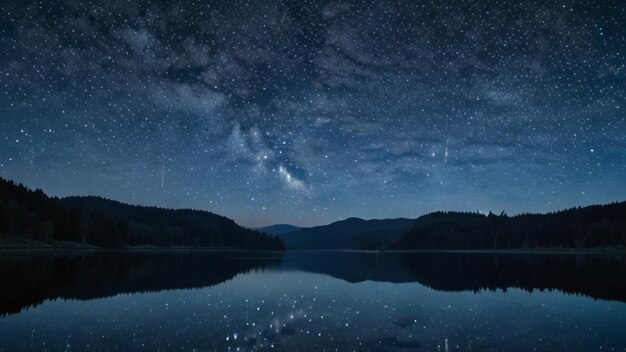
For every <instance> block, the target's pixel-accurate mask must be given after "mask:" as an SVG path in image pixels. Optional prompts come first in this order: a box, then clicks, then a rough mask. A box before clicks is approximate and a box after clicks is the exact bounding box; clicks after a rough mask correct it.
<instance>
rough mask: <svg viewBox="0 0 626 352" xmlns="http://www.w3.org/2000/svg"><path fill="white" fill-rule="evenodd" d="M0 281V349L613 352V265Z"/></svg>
mask: <svg viewBox="0 0 626 352" xmlns="http://www.w3.org/2000/svg"><path fill="white" fill-rule="evenodd" d="M0 270H1V272H0V275H1V276H0V279H1V280H2V282H1V283H2V286H1V287H2V288H1V289H0V290H1V291H0V303H1V304H2V306H1V308H2V311H3V313H5V314H7V313H16V312H19V311H20V310H22V312H21V313H20V314H8V315H7V316H5V317H4V318H3V319H0V351H19V350H37V351H39V350H49V351H57V350H58V351H65V350H75V351H78V350H80V351H83V350H109V351H116V350H117V351H146V350H149V351H156V350H161V351H165V350H189V351H194V350H195V351H213V350H222V351H223V350H240V351H248V350H250V351H252V350H255V351H262V350H272V351H276V350H278V351H293V350H299V351H324V350H327V351H330V350H332V351H335V350H339V351H344V350H345V351H354V350H358V351H367V350H369V351H409V350H412V351H414V350H419V351H421V350H423V351H437V350H439V351H445V350H449V351H468V350H470V351H489V350H494V351H495V350H508V351H527V350H533V349H536V350H556V351H585V350H592V349H594V350H598V349H599V348H602V349H603V350H611V349H615V350H624V349H625V348H626V336H625V335H624V334H623V331H622V330H623V326H624V324H626V304H624V303H623V302H626V297H625V292H626V288H625V286H624V285H625V284H624V282H623V281H624V280H623V278H624V277H626V275H625V274H626V263H625V261H624V258H623V257H620V256H598V255H573V254H567V255H547V254H534V255H522V254H500V255H495V254H472V253H454V254H453V253H437V254H435V253H420V254H392V253H382V254H381V253H379V254H375V253H360V252H287V253H285V254H284V255H281V254H267V253H176V254H163V253H162V254H155V253H151V254H148V253H143V254H127V253H99V254H92V255H55V256H49V255H26V254H24V253H21V254H12V255H8V256H7V255H3V256H1V257H0ZM505 290H506V292H504V291H505ZM538 290H539V291H538ZM529 291H532V292H529ZM549 291H552V292H549ZM562 292H564V293H568V294H563V293H562ZM126 293H133V294H126ZM587 296H588V297H592V298H596V299H599V300H594V299H591V298H588V297H587ZM56 298H62V299H61V300H59V299H56ZM44 301H45V302H44ZM618 301H619V302H618ZM42 302H44V303H43V304H41V303H42ZM25 307H33V308H31V309H27V310H23V309H24V308H25Z"/></svg>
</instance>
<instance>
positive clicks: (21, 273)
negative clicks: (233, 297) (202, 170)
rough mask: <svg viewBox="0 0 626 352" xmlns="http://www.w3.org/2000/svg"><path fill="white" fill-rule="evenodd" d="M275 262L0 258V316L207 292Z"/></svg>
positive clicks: (242, 256) (188, 257)
mask: <svg viewBox="0 0 626 352" xmlns="http://www.w3.org/2000/svg"><path fill="white" fill-rule="evenodd" d="M280 261H281V255H280V254H279V253H277V254H268V253H261V254H258V253H254V252H247V253H244V252H239V253H237V254H233V253H226V252H213V253H211V254H207V253H190V252H187V253H167V254H166V253H123V252H101V253H93V254H82V255H76V254H67V255H44V254H40V255H37V254H26V253H12V254H4V255H1V256H0V315H6V314H11V313H18V312H20V311H22V310H23V309H25V308H28V307H32V306H35V305H38V304H40V303H42V302H43V301H44V300H48V299H56V298H63V299H81V300H89V299H96V298H102V297H109V296H114V295H117V294H120V293H139V292H153V291H162V290H172V289H187V288H201V287H209V286H214V285H217V284H220V283H223V282H225V281H228V280H230V279H232V278H234V277H235V276H236V275H238V274H241V273H246V272H249V271H252V270H265V269H267V268H269V267H272V266H276V265H278V264H279V263H280Z"/></svg>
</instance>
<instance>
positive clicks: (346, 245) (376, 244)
mask: <svg viewBox="0 0 626 352" xmlns="http://www.w3.org/2000/svg"><path fill="white" fill-rule="evenodd" d="M414 221H415V220H414V219H406V218H397V219H382V220H379V219H374V220H364V219H360V218H347V219H345V220H340V221H336V222H333V223H331V224H328V225H322V226H315V227H310V228H306V229H301V230H297V231H293V232H288V233H284V234H280V235H279V236H280V237H281V238H282V239H283V241H284V242H285V247H286V248H287V249H360V250H375V249H385V248H388V247H389V246H390V245H391V244H392V243H394V242H395V241H396V240H397V239H398V238H399V237H400V235H402V233H403V232H405V231H407V230H408V229H409V228H410V227H411V226H412V225H413V223H414Z"/></svg>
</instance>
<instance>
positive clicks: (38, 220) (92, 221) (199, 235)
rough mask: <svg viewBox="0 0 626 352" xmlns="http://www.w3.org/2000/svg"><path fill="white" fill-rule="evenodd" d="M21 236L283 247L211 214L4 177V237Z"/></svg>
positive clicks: (119, 243)
mask: <svg viewBox="0 0 626 352" xmlns="http://www.w3.org/2000/svg"><path fill="white" fill-rule="evenodd" d="M19 240H29V241H37V242H41V243H43V242H50V241H55V240H56V241H67V242H75V243H80V244H89V245H93V246H97V247H102V248H123V247H128V246H157V247H173V246H185V247H191V246H193V247H218V248H233V249H272V250H282V249H284V245H283V242H282V240H281V239H279V238H277V237H274V236H270V235H267V234H265V233H262V232H259V231H254V230H250V229H246V228H244V227H241V226H239V225H237V224H236V223H235V222H234V221H232V220H231V219H228V218H226V217H223V216H220V215H216V214H213V213H210V212H206V211H200V210H191V209H180V210H173V209H163V208H157V207H143V206H132V205H128V204H123V203H120V202H116V201H111V200H107V199H104V198H99V197H72V198H64V199H59V198H55V197H48V196H47V195H46V194H45V193H44V192H43V191H42V190H40V189H37V190H34V191H33V190H30V189H29V188H27V187H25V186H23V185H21V184H18V183H15V182H13V181H10V180H5V179H2V178H0V241H2V242H3V243H9V244H10V243H12V242H16V241H19ZM30 243H32V242H30Z"/></svg>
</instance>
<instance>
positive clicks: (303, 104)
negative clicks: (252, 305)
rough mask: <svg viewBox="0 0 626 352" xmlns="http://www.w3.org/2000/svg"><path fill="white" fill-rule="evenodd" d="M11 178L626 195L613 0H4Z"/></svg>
mask: <svg viewBox="0 0 626 352" xmlns="http://www.w3.org/2000/svg"><path fill="white" fill-rule="evenodd" d="M0 9H1V14H2V17H1V20H0V82H1V83H0V84H1V87H2V90H1V91H0V176H2V177H6V178H11V179H14V180H17V181H20V182H23V183H25V184H26V185H28V186H30V187H35V188H43V189H44V190H45V191H46V192H48V193H50V194H53V195H58V196H64V195H70V194H95V195H100V196H105V197H108V198H114V199H118V200H122V201H125V202H130V203H135V204H150V205H158V206H165V207H190V208H199V209H206V210H210V211H213V212H216V213H220V214H223V215H226V216H230V217H232V218H234V219H235V220H237V221H239V222H241V223H242V224H244V225H250V226H256V225H265V224H269V223H274V222H290V223H295V224H300V225H312V224H320V223H326V222H329V221H333V220H337V219H340V218H344V217H348V216H360V217H365V218H384V217H399V216H405V217H416V216H418V215H420V214H422V213H425V212H429V211H433V210H472V211H494V212H498V213H499V212H500V211H506V212H508V213H518V212H526V211H550V210H555V209H559V208H564V207H570V206H576V205H585V204H591V203H604V202H609V201H614V200H623V199H625V198H626V122H625V120H626V119H625V113H624V111H625V109H626V106H625V101H626V68H625V65H626V58H625V56H626V51H625V48H626V29H625V28H626V3H624V2H623V1H561V2H551V1H547V2H544V1H527V2H504V1H497V2H496V1H450V2H446V1H435V2H422V1H407V2H405V3H404V4H402V3H400V2H397V1H389V2H387V1H372V2H343V1H336V2H310V1H281V2H273V1H224V2H217V1H202V0H200V1H195V2H183V3H180V4H177V3H172V2H168V1H100V2H94V1H91V2H90V1H78V0H67V1H53V0H46V1H28V0H24V1H17V0H9V1H3V3H2V4H1V5H0Z"/></svg>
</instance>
